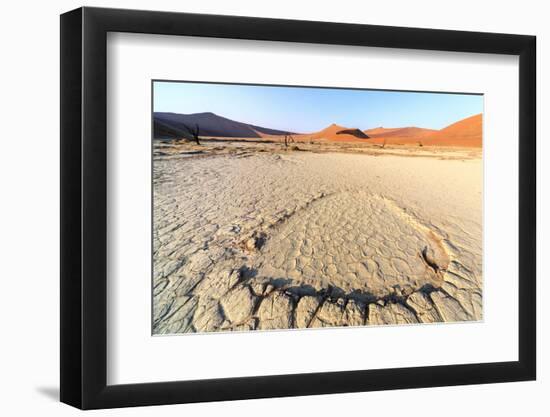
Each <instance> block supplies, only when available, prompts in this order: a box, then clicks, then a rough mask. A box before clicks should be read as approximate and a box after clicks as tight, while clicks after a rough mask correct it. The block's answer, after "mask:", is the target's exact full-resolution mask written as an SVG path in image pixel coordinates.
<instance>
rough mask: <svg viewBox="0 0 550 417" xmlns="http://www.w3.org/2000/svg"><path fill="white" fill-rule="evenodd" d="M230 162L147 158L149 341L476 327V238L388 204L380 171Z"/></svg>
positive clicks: (298, 161)
mask: <svg viewBox="0 0 550 417" xmlns="http://www.w3.org/2000/svg"><path fill="white" fill-rule="evenodd" d="M244 155H245V154H243V155H240V156H244ZM236 156H238V155H232V156H227V155H221V156H214V157H208V158H206V157H203V155H202V154H201V155H192V156H189V155H185V156H184V155H179V156H178V155H175V156H174V155H173V154H172V155H171V156H170V157H169V158H168V157H163V156H162V155H160V154H158V155H157V156H156V158H157V159H156V160H155V164H154V184H155V187H154V234H153V242H154V248H153V249H154V253H153V263H154V277H153V332H154V333H156V334H166V333H185V332H197V331H229V330H234V331H241V330H251V329H260V330H267V329H287V328H306V327H324V326H355V325H365V324H367V325H374V324H401V323H421V322H424V323H428V322H442V321H462V320H479V319H481V312H482V309H481V305H482V294H481V275H480V266H479V265H480V260H479V256H480V255H478V252H477V245H478V243H477V242H478V239H479V238H478V234H477V231H476V230H477V229H476V228H475V227H471V226H469V224H468V223H467V222H465V221H463V220H455V219H450V218H445V219H442V220H438V219H437V218H435V220H434V217H433V216H432V217H426V216H422V215H421V214H420V213H421V212H422V210H421V209H422V207H418V205H414V206H413V205H407V204H406V203H404V202H402V201H399V202H398V201H397V200H396V198H395V196H394V197H390V196H388V195H387V194H386V192H384V191H383V190H382V189H381V188H380V187H378V183H377V181H379V180H378V179H376V178H377V177H376V176H375V175H373V173H372V172H371V170H372V169H373V168H372V166H371V165H365V164H364V161H365V160H367V161H369V162H371V163H372V164H377V162H376V161H373V160H376V159H377V158H373V157H368V156H365V155H362V156H360V158H362V159H357V162H356V163H355V165H354V164H351V165H345V164H348V163H350V161H356V159H354V158H355V157H354V156H352V155H314V154H308V153H300V154H299V155H298V156H295V155H289V156H284V157H281V156H280V155H273V154H267V153H257V152H256V153H252V152H247V153H246V157H244V158H240V157H239V158H236ZM350 158H351V159H350ZM365 158H369V159H365ZM235 159H238V163H236V162H235ZM359 162H361V163H362V164H359ZM446 163H451V162H449V161H447V162H446ZM339 164H340V165H345V166H346V167H348V168H346V170H345V171H342V172H340V171H339V168H338V167H339V166H340V165H339ZM350 167H351V168H350ZM375 167H376V165H375ZM379 169H384V168H379ZM381 172H383V171H381ZM378 178H379V177H378ZM397 178H398V179H399V178H401V177H397ZM404 178H406V177H404ZM392 181H396V180H392ZM390 185H391V183H390ZM427 219H430V221H427ZM479 253H480V252H479Z"/></svg>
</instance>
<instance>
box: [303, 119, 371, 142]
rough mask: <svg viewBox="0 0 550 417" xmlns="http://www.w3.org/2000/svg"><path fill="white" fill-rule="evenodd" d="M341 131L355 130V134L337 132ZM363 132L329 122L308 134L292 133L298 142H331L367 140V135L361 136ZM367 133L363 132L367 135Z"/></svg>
mask: <svg viewBox="0 0 550 417" xmlns="http://www.w3.org/2000/svg"><path fill="white" fill-rule="evenodd" d="M342 131H348V132H355V134H351V133H339V132H342ZM363 134H364V133H363V132H362V131H361V130H359V129H355V128H349V127H345V126H340V125H337V124H334V123H333V124H331V125H330V126H328V127H326V128H325V129H323V130H320V131H319V132H314V133H310V134H304V135H294V139H295V140H297V141H299V142H305V141H323V140H327V141H331V142H366V141H368V140H369V139H368V137H363V136H362V135H363ZM367 135H368V134H365V136H367Z"/></svg>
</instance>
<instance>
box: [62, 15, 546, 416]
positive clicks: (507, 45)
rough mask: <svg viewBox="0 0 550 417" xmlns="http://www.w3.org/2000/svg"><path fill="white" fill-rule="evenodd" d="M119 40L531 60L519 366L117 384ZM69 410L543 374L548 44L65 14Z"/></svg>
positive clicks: (524, 141)
mask: <svg viewBox="0 0 550 417" xmlns="http://www.w3.org/2000/svg"><path fill="white" fill-rule="evenodd" d="M108 32H131V33H145V34H162V35H174V36H178V35H185V36H198V37H213V38H234V39H254V40H266V41H285V42H305V43H317V44H332V45H356V46H370V47H383V48H404V49H421V50H440V51H456V52H477V53H490V54H507V55H517V56H519V103H518V108H519V132H518V135H519V136H518V137H519V139H520V140H519V155H518V158H519V271H518V273H519V292H518V300H519V347H518V348H519V350H518V352H519V358H518V361H512V362H496V363H477V364H467V365H445V366H427V367H426V366H423V367H412V368H397V369H376V370H356V371H345V372H326V373H308V374H293V375H275V376H254V377H240V378H228V379H209V380H199V381H177V382H162V383H141V384H131V385H112V386H110V385H107V382H106V381H107V378H106V376H107V331H106V329H107V308H106V307H107V303H106V300H107V284H106V283H107V252H106V247H107V181H108V178H107V135H106V128H107V111H106V96H107V87H106V86H107V73H106V59H107V54H106V46H107V41H106V39H107V33H108ZM60 56H61V310H60V315H61V401H62V402H64V403H67V404H70V405H72V406H75V407H78V408H82V409H94V408H112V407H124V406H143V405H156V404H174V403H189V402H201V401H218V400H237V399H250V398H264V397H282V396H298V395H314V394H328V393H343V392H357V391H376V390H388V389H402V388H423V387H435V386H450V385H464V384H482V383H496V382H507V381H525V380H533V379H535V377H536V269H535V265H536V262H535V261H536V259H535V257H536V137H535V135H536V128H535V124H536V116H535V108H536V91H535V88H536V81H535V80H536V69H535V67H536V65H535V63H536V38H535V37H534V36H524V35H510V34H496V33H481V32H461V31H449V30H432V29H416V28H404V27H387V26H372V25H358V24H341V23H324V22H312V21H293V20H279V19H265V18H252V17H233V16H216V15H200V14H186V13H170V12H153V11H137V10H120V9H102V8H88V7H84V8H79V9H77V10H73V11H71V12H68V13H65V14H63V15H61V53H60Z"/></svg>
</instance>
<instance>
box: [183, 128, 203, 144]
mask: <svg viewBox="0 0 550 417" xmlns="http://www.w3.org/2000/svg"><path fill="white" fill-rule="evenodd" d="M183 126H184V127H185V129H186V130H187V131H188V132H189V133H190V134H191V136H193V140H194V141H195V142H196V143H197V145H200V144H201V142H200V138H199V125H198V124H195V129H191V128H190V127H189V126H187V125H186V124H184V125H183Z"/></svg>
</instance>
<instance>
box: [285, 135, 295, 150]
mask: <svg viewBox="0 0 550 417" xmlns="http://www.w3.org/2000/svg"><path fill="white" fill-rule="evenodd" d="M289 143H294V138H293V137H292V135H291V134H290V133H285V148H288V144H289Z"/></svg>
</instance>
